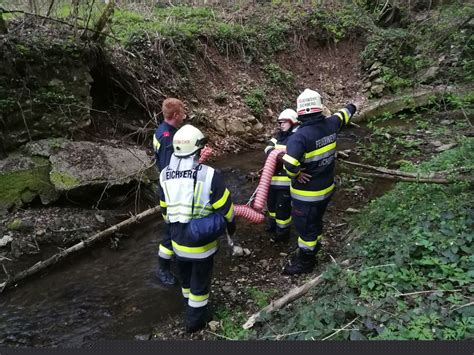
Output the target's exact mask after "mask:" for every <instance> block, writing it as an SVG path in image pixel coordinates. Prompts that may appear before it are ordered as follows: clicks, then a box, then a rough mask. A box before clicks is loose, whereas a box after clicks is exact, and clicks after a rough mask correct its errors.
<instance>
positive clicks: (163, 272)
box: [156, 258, 178, 286]
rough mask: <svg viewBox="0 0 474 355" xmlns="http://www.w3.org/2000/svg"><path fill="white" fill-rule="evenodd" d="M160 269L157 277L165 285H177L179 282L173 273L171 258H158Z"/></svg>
mask: <svg viewBox="0 0 474 355" xmlns="http://www.w3.org/2000/svg"><path fill="white" fill-rule="evenodd" d="M158 264H159V266H158V270H157V272H156V277H157V278H158V280H159V281H160V283H162V284H163V285H164V286H175V285H176V284H177V283H178V282H177V280H176V277H175V276H174V275H173V274H172V273H171V270H170V269H171V260H170V259H163V258H158Z"/></svg>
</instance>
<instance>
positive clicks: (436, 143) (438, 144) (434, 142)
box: [431, 141, 443, 147]
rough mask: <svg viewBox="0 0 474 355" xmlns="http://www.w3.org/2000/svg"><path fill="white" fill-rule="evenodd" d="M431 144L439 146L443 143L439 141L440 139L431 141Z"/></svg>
mask: <svg viewBox="0 0 474 355" xmlns="http://www.w3.org/2000/svg"><path fill="white" fill-rule="evenodd" d="M431 144H432V145H434V146H435V147H441V146H442V145H443V143H441V142H440V141H432V142H431Z"/></svg>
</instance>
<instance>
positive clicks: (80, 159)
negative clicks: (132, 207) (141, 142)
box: [49, 141, 158, 192]
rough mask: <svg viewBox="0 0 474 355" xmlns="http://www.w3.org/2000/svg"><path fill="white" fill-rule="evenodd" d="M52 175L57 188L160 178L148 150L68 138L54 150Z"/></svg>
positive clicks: (52, 180)
mask: <svg viewBox="0 0 474 355" xmlns="http://www.w3.org/2000/svg"><path fill="white" fill-rule="evenodd" d="M49 160H50V161H51V166H52V168H51V171H50V173H49V178H50V181H51V183H52V184H53V185H54V187H55V188H56V190H57V191H62V192H65V191H71V190H74V189H77V188H79V187H84V186H87V187H94V186H96V187H101V186H106V185H107V186H108V187H111V186H114V185H124V184H127V183H129V182H131V181H138V182H141V183H145V184H149V183H151V182H152V181H156V180H157V178H158V176H157V174H156V169H155V167H154V166H153V165H151V164H150V162H151V158H150V157H149V156H148V155H147V154H146V151H145V150H140V149H136V148H127V149H121V148H115V147H111V146H106V145H100V144H96V143H92V142H72V141H70V142H68V143H67V144H66V145H65V146H64V147H63V148H62V149H60V150H59V151H57V152H55V153H53V154H52V155H51V156H50V158H49Z"/></svg>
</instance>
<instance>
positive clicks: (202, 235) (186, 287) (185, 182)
mask: <svg viewBox="0 0 474 355" xmlns="http://www.w3.org/2000/svg"><path fill="white" fill-rule="evenodd" d="M205 143H206V139H205V137H204V135H203V134H202V132H201V131H200V130H199V129H197V128H196V127H194V126H192V125H185V126H183V127H182V128H180V129H179V130H178V131H177V132H176V134H175V135H174V137H173V151H174V153H173V155H172V156H171V159H170V163H169V165H168V166H167V167H166V168H165V169H164V170H163V171H162V172H161V174H160V185H161V187H162V192H163V193H162V196H161V198H160V205H161V208H162V213H163V218H164V219H165V221H166V222H167V223H168V224H169V230H170V235H171V244H172V247H173V251H174V254H175V256H176V264H177V267H178V271H179V276H180V281H181V288H182V294H183V297H184V298H185V300H186V301H187V305H186V319H185V325H186V331H187V332H190V333H192V332H195V331H197V330H199V329H201V328H204V327H205V326H206V323H207V321H208V320H209V314H208V311H207V309H208V300H209V292H210V287H211V275H212V268H213V257H214V254H215V253H216V252H217V249H218V237H219V236H220V235H221V234H223V233H224V232H225V230H226V229H227V231H228V233H229V234H230V235H233V234H234V232H235V222H234V217H235V214H234V205H233V203H232V199H231V196H230V192H229V190H228V189H227V188H226V187H225V185H224V182H223V180H222V177H221V175H220V174H219V173H218V172H217V171H215V170H214V169H213V168H211V167H209V166H207V165H204V164H200V163H199V162H198V160H199V155H200V151H201V149H202V148H203V147H204V144H205Z"/></svg>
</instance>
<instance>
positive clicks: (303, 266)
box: [282, 249, 316, 275]
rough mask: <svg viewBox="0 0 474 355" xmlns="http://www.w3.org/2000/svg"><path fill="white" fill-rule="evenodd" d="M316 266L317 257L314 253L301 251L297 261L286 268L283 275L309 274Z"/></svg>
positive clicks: (293, 261) (291, 262)
mask: <svg viewBox="0 0 474 355" xmlns="http://www.w3.org/2000/svg"><path fill="white" fill-rule="evenodd" d="M315 265H316V256H315V253H314V251H309V250H308V251H306V250H303V249H300V250H299V251H298V255H297V257H296V258H295V260H292V261H290V262H289V263H288V265H286V266H285V269H284V270H283V272H282V274H283V275H301V274H309V273H311V272H312V271H313V270H314V266H315Z"/></svg>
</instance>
